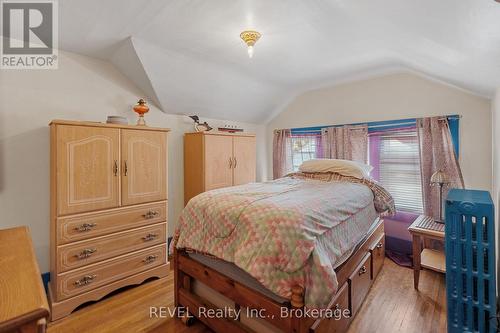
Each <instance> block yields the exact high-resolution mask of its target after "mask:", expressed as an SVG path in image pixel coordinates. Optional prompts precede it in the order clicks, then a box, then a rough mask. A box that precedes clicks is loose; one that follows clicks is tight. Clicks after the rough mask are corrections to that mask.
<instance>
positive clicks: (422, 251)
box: [408, 215, 446, 289]
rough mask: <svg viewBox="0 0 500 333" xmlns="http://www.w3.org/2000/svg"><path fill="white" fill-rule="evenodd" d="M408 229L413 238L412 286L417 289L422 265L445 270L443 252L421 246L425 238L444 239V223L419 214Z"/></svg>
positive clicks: (443, 271)
mask: <svg viewBox="0 0 500 333" xmlns="http://www.w3.org/2000/svg"><path fill="white" fill-rule="evenodd" d="M408 231H409V232H410V233H411V235H412V238H413V286H414V287H415V289H418V281H419V278H420V269H421V268H422V267H424V268H427V269H431V270H433V271H437V272H441V273H445V272H446V259H445V255H444V252H441V251H437V250H432V249H429V248H422V242H423V241H425V239H435V240H440V241H444V224H443V223H437V222H435V221H434V219H433V218H432V217H429V216H425V215H420V216H419V217H418V218H417V219H416V220H415V221H414V222H413V223H412V224H411V225H410V226H409V227H408ZM424 243H425V242H424Z"/></svg>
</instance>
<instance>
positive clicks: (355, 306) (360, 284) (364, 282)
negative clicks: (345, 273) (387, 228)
mask: <svg viewBox="0 0 500 333" xmlns="http://www.w3.org/2000/svg"><path fill="white" fill-rule="evenodd" d="M371 266H372V265H371V255H370V253H367V254H366V256H364V257H363V260H362V261H361V263H360V264H359V265H358V267H356V269H355V270H354V271H353V272H352V274H351V276H350V277H349V294H350V297H351V312H352V316H354V315H356V313H357V312H358V310H359V308H360V306H361V304H362V303H363V300H364V299H365V298H366V294H368V291H369V290H370V287H371V285H372V280H371V276H370V271H371Z"/></svg>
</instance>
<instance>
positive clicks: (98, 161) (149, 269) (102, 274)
mask: <svg viewBox="0 0 500 333" xmlns="http://www.w3.org/2000/svg"><path fill="white" fill-rule="evenodd" d="M168 131H169V130H168V129H163V128H153V127H146V126H129V125H116V124H103V123H94V122H77V121H62V120H54V121H52V122H51V124H50V132H51V221H50V229H51V232H50V233H51V246H50V249H51V253H50V266H51V271H50V284H49V300H50V304H51V315H52V317H51V319H52V320H57V319H60V318H62V317H64V316H66V315H68V314H70V313H71V312H72V311H73V310H74V309H75V308H76V307H78V306H79V305H81V304H83V303H85V302H88V301H96V300H99V299H100V298H102V297H103V296H105V295H106V294H108V293H110V292H111V291H114V290H116V289H118V288H121V287H124V286H127V285H134V284H140V283H142V282H143V281H144V280H146V279H148V278H151V277H158V278H163V277H165V276H166V275H167V273H168V271H169V268H168V262H167V245H166V244H167V133H168Z"/></svg>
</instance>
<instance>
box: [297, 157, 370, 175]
mask: <svg viewBox="0 0 500 333" xmlns="http://www.w3.org/2000/svg"><path fill="white" fill-rule="evenodd" d="M372 170H373V167H372V166H371V165H367V164H363V163H359V162H354V161H349V160H337V159H327V158H318V159H312V160H309V161H305V162H303V163H302V164H301V165H300V166H299V171H302V172H336V173H339V174H341V175H343V176H350V177H356V178H359V179H363V178H370V171H372Z"/></svg>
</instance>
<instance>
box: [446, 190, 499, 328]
mask: <svg viewBox="0 0 500 333" xmlns="http://www.w3.org/2000/svg"><path fill="white" fill-rule="evenodd" d="M445 209H446V224H445V235H446V237H445V238H446V299H447V308H448V332H453V333H455V332H457V333H458V332H460V333H462V332H480V333H483V332H496V327H497V325H496V284H495V271H496V270H495V218H494V207H493V201H492V200H491V196H490V194H489V193H488V192H486V191H474V190H459V189H452V190H450V191H449V193H448V197H447V199H446V207H445Z"/></svg>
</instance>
